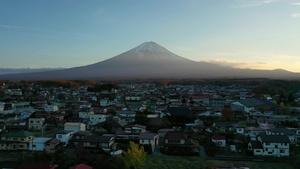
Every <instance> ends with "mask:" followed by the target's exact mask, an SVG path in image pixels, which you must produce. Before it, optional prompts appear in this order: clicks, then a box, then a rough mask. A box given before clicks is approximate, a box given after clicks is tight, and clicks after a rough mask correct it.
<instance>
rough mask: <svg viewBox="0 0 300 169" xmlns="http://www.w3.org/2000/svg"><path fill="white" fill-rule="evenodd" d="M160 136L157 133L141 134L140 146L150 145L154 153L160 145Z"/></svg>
mask: <svg viewBox="0 0 300 169" xmlns="http://www.w3.org/2000/svg"><path fill="white" fill-rule="evenodd" d="M158 138H159V137H158V135H157V134H155V133H141V134H140V135H139V144H140V145H144V146H145V145H149V146H150V147H151V151H152V152H153V151H154V148H155V146H156V145H158Z"/></svg>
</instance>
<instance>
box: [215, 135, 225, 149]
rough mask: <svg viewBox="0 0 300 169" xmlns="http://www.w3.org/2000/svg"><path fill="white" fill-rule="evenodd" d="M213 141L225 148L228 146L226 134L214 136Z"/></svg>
mask: <svg viewBox="0 0 300 169" xmlns="http://www.w3.org/2000/svg"><path fill="white" fill-rule="evenodd" d="M211 141H212V142H213V143H215V144H216V146H217V147H222V148H224V147H225V146H226V137H225V136H212V137H211Z"/></svg>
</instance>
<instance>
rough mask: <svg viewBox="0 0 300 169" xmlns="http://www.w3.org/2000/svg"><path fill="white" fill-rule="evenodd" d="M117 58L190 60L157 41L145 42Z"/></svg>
mask: <svg viewBox="0 0 300 169" xmlns="http://www.w3.org/2000/svg"><path fill="white" fill-rule="evenodd" d="M115 58H118V59H138V60H139V59H146V60H188V59H185V58H183V57H180V56H178V55H176V54H174V53H172V52H170V51H168V50H167V49H166V48H164V47H162V46H160V45H159V44H157V43H155V42H145V43H143V44H141V45H139V46H137V47H135V48H133V49H131V50H129V51H127V52H125V53H122V54H121V55H118V56H116V57H115Z"/></svg>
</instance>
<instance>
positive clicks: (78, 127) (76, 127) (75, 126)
mask: <svg viewBox="0 0 300 169" xmlns="http://www.w3.org/2000/svg"><path fill="white" fill-rule="evenodd" d="M64 130H70V131H73V132H74V133H76V132H78V131H85V124H84V123H75V122H67V123H65V125H64Z"/></svg>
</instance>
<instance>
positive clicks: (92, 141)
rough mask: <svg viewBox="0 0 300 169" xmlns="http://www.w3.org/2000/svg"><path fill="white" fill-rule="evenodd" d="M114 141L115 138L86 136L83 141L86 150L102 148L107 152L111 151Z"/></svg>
mask: <svg viewBox="0 0 300 169" xmlns="http://www.w3.org/2000/svg"><path fill="white" fill-rule="evenodd" d="M114 141H115V139H114V137H113V136H86V137H84V138H83V140H82V142H83V147H84V148H92V149H95V148H102V149H103V150H105V151H110V149H111V147H112V145H113V144H114Z"/></svg>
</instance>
